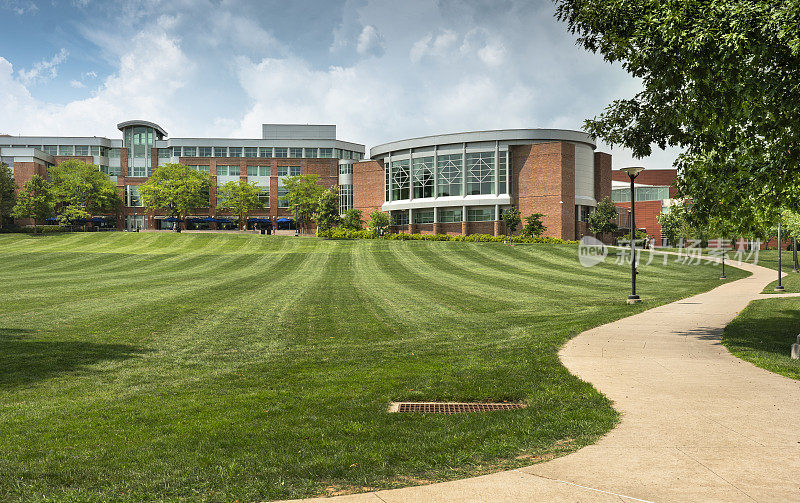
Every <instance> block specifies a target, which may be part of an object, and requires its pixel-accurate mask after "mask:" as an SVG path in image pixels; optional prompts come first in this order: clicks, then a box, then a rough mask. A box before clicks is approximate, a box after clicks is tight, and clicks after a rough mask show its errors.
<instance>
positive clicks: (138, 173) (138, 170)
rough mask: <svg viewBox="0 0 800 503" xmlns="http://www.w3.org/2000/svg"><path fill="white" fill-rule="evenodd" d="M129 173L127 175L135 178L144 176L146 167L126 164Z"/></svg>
mask: <svg viewBox="0 0 800 503" xmlns="http://www.w3.org/2000/svg"><path fill="white" fill-rule="evenodd" d="M128 168H129V169H130V170H132V171H130V174H129V175H128V176H132V177H137V178H144V177H146V176H147V168H146V167H144V166H133V167H131V166H128Z"/></svg>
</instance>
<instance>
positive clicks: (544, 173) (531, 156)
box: [511, 142, 575, 239]
mask: <svg viewBox="0 0 800 503" xmlns="http://www.w3.org/2000/svg"><path fill="white" fill-rule="evenodd" d="M511 148H512V153H511V156H512V169H513V171H512V194H513V196H512V202H513V203H515V204H516V205H517V207H518V208H519V211H520V213H521V216H522V219H523V221H524V220H525V218H526V217H527V216H529V215H531V214H532V213H543V214H544V215H545V216H544V217H543V218H542V221H543V222H544V224H545V225H546V226H547V230H546V231H545V232H544V236H550V237H554V238H562V239H574V236H575V146H574V145H573V144H571V143H567V142H549V143H537V144H534V145H519V146H514V147H511Z"/></svg>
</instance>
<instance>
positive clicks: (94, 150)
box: [0, 145, 119, 157]
mask: <svg viewBox="0 0 800 503" xmlns="http://www.w3.org/2000/svg"><path fill="white" fill-rule="evenodd" d="M0 147H28V148H35V149H39V150H41V151H42V152H44V153H46V154H50V155H76V156H87V157H88V156H90V155H93V156H98V157H101V156H102V157H107V156H108V153H109V150H110V149H109V148H108V147H101V146H98V145H0ZM116 150H117V157H119V149H116Z"/></svg>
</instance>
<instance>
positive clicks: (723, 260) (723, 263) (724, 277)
mask: <svg viewBox="0 0 800 503" xmlns="http://www.w3.org/2000/svg"><path fill="white" fill-rule="evenodd" d="M721 241H722V276H720V277H719V279H728V277H727V276H725V240H724V239H723V240H721Z"/></svg>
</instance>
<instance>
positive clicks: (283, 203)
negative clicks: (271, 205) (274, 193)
mask: <svg viewBox="0 0 800 503" xmlns="http://www.w3.org/2000/svg"><path fill="white" fill-rule="evenodd" d="M278 183H280V181H279V182H278ZM288 207H289V191H288V190H286V189H284V188H283V186H282V185H278V208H288Z"/></svg>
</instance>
